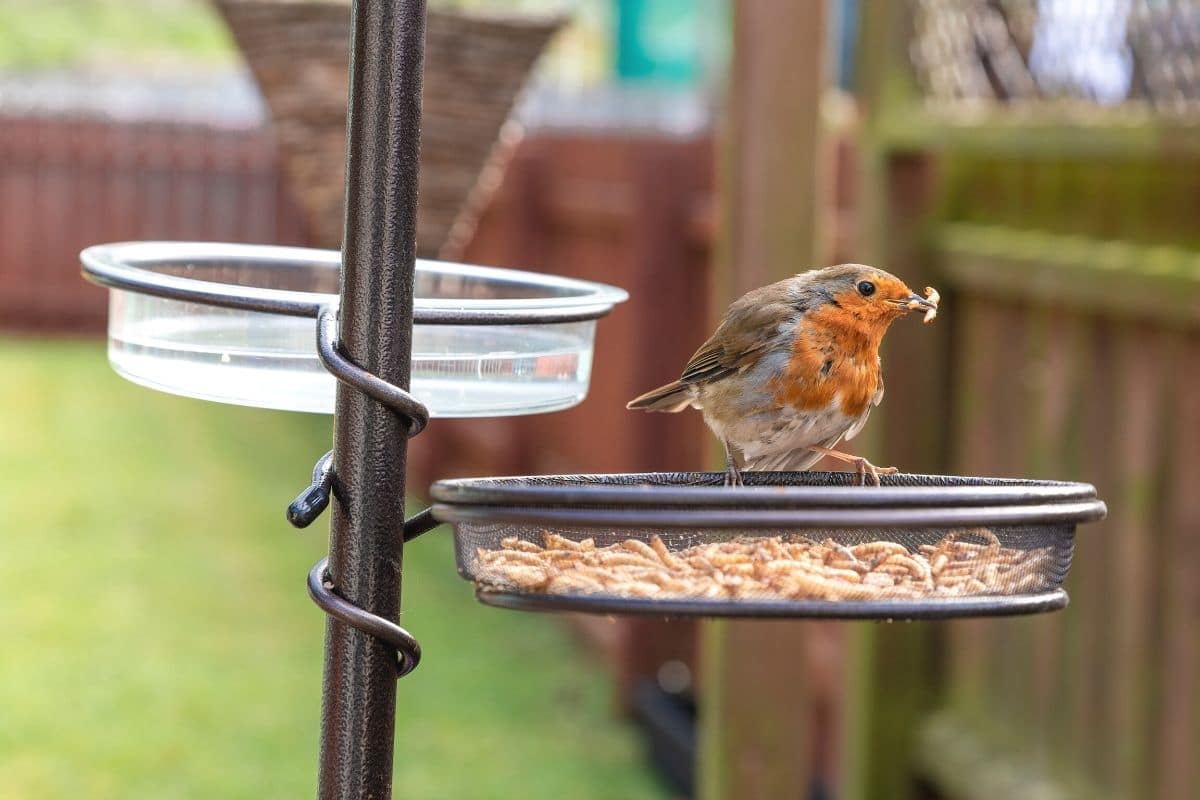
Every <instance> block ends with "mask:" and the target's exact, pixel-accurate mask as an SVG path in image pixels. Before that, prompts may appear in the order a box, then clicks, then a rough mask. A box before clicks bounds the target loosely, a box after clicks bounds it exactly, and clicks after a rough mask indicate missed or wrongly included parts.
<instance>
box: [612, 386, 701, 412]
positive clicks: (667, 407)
mask: <svg viewBox="0 0 1200 800" xmlns="http://www.w3.org/2000/svg"><path fill="white" fill-rule="evenodd" d="M691 402H692V387H691V385H689V384H686V383H680V382H679V381H673V382H671V383H668V384H667V385H666V386H660V387H658V388H657V389H654V390H652V391H649V392H646V393H645V394H644V395H642V396H640V397H635V398H634V399H632V400H630V401H629V402H628V403H626V404H625V407H626V408H644V409H646V410H647V411H665V412H667V413H670V414H673V413H675V412H676V411H682V410H683V409H685V408H687V407H688V405H689V404H691Z"/></svg>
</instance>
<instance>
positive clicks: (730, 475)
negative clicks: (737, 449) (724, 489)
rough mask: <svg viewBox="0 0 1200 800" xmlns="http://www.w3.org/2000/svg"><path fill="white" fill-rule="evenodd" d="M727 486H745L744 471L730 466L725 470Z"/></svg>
mask: <svg viewBox="0 0 1200 800" xmlns="http://www.w3.org/2000/svg"><path fill="white" fill-rule="evenodd" d="M725 485H726V486H745V485H746V484H745V483H744V482H743V481H742V471H741V470H740V469H738V468H737V467H734V466H730V467H729V468H728V469H726V470H725Z"/></svg>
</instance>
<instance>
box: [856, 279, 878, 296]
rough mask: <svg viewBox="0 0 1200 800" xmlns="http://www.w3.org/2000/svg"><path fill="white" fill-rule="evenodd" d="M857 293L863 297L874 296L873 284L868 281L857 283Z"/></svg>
mask: <svg viewBox="0 0 1200 800" xmlns="http://www.w3.org/2000/svg"><path fill="white" fill-rule="evenodd" d="M858 293H859V294H861V295H862V296H863V297H870V296H871V295H873V294H875V284H873V283H871V282H870V281H859V282H858Z"/></svg>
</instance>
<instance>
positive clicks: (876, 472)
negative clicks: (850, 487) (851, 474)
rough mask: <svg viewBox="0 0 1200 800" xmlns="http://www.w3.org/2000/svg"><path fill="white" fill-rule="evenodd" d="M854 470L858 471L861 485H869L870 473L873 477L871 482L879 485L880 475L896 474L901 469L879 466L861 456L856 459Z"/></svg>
mask: <svg viewBox="0 0 1200 800" xmlns="http://www.w3.org/2000/svg"><path fill="white" fill-rule="evenodd" d="M854 470H855V472H857V473H858V485H859V486H866V485H867V476H868V475H869V476H870V477H871V484H872V485H873V486H879V485H881V484H880V481H879V476H880V475H895V474H896V473H898V472H899V471H900V470H899V469H897V468H896V467H877V466H875V465H874V464H872V463H871V462H870V461H867V460H866V459H865V458H862V457H861V456H860V457H857V458H855V459H854Z"/></svg>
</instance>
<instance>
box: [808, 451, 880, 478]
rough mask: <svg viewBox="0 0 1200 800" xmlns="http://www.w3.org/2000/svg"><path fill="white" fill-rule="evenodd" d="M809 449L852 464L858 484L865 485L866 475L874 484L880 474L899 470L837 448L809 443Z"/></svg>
mask: <svg viewBox="0 0 1200 800" xmlns="http://www.w3.org/2000/svg"><path fill="white" fill-rule="evenodd" d="M808 449H809V450H811V451H813V452H814V453H820V454H821V455H823V456H829V457H830V458H836V459H837V460H839V461H845V462H846V463H848V464H853V465H854V471H855V472H857V473H858V481H859V485H861V486H866V485H867V476H868V475H870V476H871V482H872V483H873V484H875V485H876V486H878V485H879V476H880V475H895V474H896V473H897V472H899V471H900V470H898V469H896V468H895V467H877V466H875V465H874V464H872V463H871V462H870V461H867V460H866V459H865V458H863V457H862V456H852V455H850V454H849V453H841V452H838V451H837V450H830V449H829V448H828V447H820V446H818V445H815V444H814V445H810V446H809V448H808Z"/></svg>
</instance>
